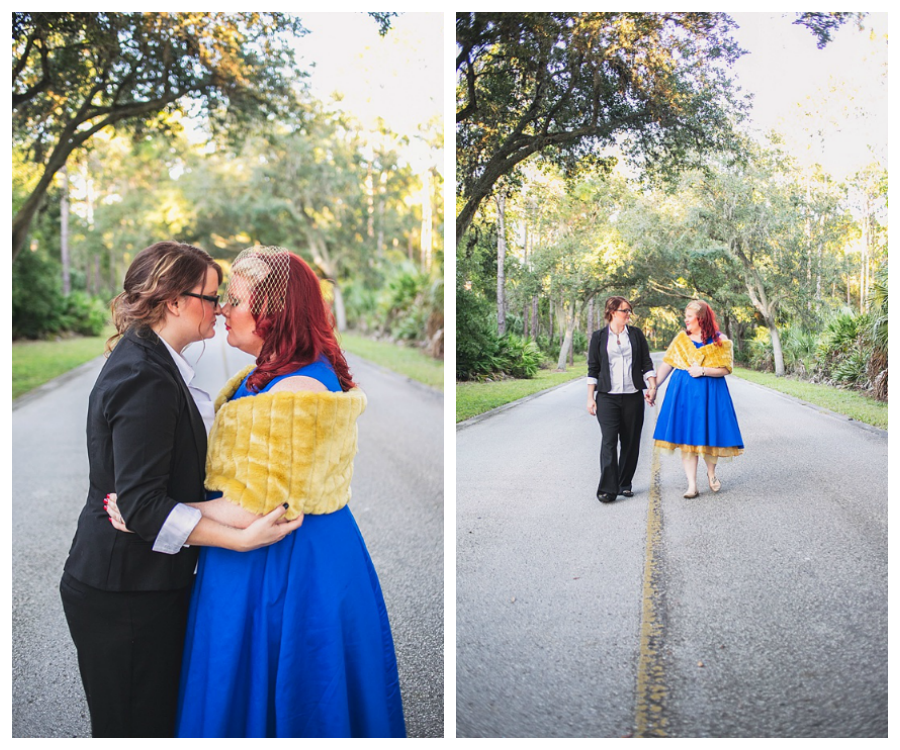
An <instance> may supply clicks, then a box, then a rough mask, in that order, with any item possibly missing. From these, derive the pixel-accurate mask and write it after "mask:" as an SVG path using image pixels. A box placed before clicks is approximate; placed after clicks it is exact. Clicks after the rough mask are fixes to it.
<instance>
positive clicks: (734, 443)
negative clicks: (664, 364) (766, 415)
mask: <svg viewBox="0 0 900 750" xmlns="http://www.w3.org/2000/svg"><path fill="white" fill-rule="evenodd" d="M706 343H707V344H711V343H712V340H711V339H710V340H709V341H707V342H706ZM693 344H694V346H696V347H697V348H698V349H699V348H700V347H701V346H704V345H703V344H700V343H698V342H696V341H694V342H693ZM653 439H654V440H655V441H656V445H657V446H659V447H661V448H664V449H671V450H673V449H675V448H681V449H682V450H685V451H687V452H690V453H697V454H698V455H706V456H711V457H712V456H714V457H717V458H721V457H729V456H737V455H739V454H741V453H743V450H744V440H743V438H742V437H741V430H740V427H738V421H737V414H735V411H734V404H733V403H732V401H731V393H730V392H729V391H728V383H726V382H725V378H708V377H700V378H692V377H691V375H690V373H689V372H687V370H680V369H675V370H673V371H672V374H671V375H670V376H669V385H668V387H667V389H666V395H665V398H664V399H663V403H662V406H661V407H660V409H659V416H658V417H657V418H656V428H655V429H654V430H653Z"/></svg>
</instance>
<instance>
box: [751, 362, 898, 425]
mask: <svg viewBox="0 0 900 750" xmlns="http://www.w3.org/2000/svg"><path fill="white" fill-rule="evenodd" d="M734 374H735V375H737V376H738V377H739V378H744V380H749V381H750V382H751V383H757V384H758V385H764V386H766V387H767V388H771V389H772V390H773V391H779V392H780V393H786V394H788V395H789V396H794V397H795V398H799V399H803V400H804V401H808V402H809V403H811V404H815V405H816V406H823V407H825V408H826V409H830V410H831V411H834V412H837V413H838V414H843V415H845V416H847V417H850V418H851V419H855V420H857V421H858V422H864V423H865V424H870V425H873V426H875V427H880V428H881V429H883V430H886V429H887V426H888V406H887V404H883V403H881V402H880V401H876V400H875V399H872V398H869V397H868V396H865V395H863V394H862V393H857V392H856V391H845V390H842V389H841V388H835V387H834V386H831V385H823V384H821V383H807V382H805V381H803V380H793V379H791V378H776V377H775V376H774V375H773V374H771V373H768V372H757V371H756V370H748V369H746V368H744V367H735V368H734Z"/></svg>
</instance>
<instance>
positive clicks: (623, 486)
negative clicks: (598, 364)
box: [596, 391, 644, 497]
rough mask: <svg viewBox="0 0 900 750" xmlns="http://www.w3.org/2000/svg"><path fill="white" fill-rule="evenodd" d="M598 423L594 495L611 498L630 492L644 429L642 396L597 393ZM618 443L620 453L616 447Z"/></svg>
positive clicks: (636, 394)
mask: <svg viewBox="0 0 900 750" xmlns="http://www.w3.org/2000/svg"><path fill="white" fill-rule="evenodd" d="M596 396H597V421H598V422H599V423H600V434H601V440H600V486H599V487H598V488H597V492H598V493H600V492H603V493H606V494H609V495H612V496H614V497H615V496H616V495H620V494H621V493H622V490H630V489H631V481H632V479H633V478H634V472H635V470H636V469H637V462H638V453H639V451H640V448H641V428H642V427H643V426H644V394H643V392H642V391H637V392H636V393H597V394H596ZM620 443H621V446H622V447H621V451H620V450H619V444H620Z"/></svg>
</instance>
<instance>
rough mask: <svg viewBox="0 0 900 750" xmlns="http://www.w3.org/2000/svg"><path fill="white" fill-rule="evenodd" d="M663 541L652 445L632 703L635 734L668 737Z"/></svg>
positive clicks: (656, 463)
mask: <svg viewBox="0 0 900 750" xmlns="http://www.w3.org/2000/svg"><path fill="white" fill-rule="evenodd" d="M661 541H662V495H661V492H660V478H659V450H658V449H657V448H655V447H654V449H653V461H652V463H651V467H650V501H649V503H648V507H647V544H646V549H645V551H644V584H643V606H642V611H641V647H640V655H639V659H638V671H637V701H636V706H635V736H636V737H668V736H669V735H668V732H667V726H668V718H667V716H666V699H667V697H668V689H667V687H666V679H665V678H666V675H665V669H664V665H663V660H662V646H663V643H664V637H663V636H664V628H663V621H662V618H661V607H660V588H659V576H660V573H659V570H658V564H659V558H658V555H657V551H658V547H659V545H660V543H661Z"/></svg>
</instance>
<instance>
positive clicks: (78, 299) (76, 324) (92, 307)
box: [60, 291, 110, 336]
mask: <svg viewBox="0 0 900 750" xmlns="http://www.w3.org/2000/svg"><path fill="white" fill-rule="evenodd" d="M109 318H110V313H109V309H108V308H107V307H106V305H104V304H103V303H102V302H101V301H100V300H98V299H97V298H96V297H91V296H90V295H88V294H87V293H85V292H78V291H75V292H72V293H71V294H70V295H69V296H68V297H66V298H65V307H64V309H63V313H62V316H61V318H60V325H61V327H62V329H63V330H65V331H71V332H72V333H77V334H79V335H81V336H99V335H100V333H101V331H103V328H104V327H105V326H106V325H107V324H108V323H109Z"/></svg>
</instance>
